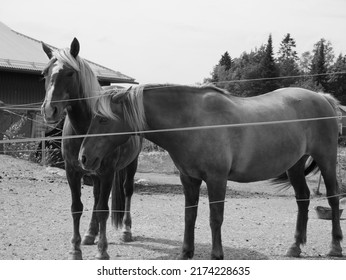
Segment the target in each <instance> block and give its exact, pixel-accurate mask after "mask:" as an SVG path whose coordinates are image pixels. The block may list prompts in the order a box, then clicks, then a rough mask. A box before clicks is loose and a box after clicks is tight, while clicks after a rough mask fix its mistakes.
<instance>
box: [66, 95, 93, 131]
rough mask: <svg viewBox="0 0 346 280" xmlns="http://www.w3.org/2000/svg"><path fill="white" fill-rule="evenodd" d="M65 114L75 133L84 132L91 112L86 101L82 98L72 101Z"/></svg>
mask: <svg viewBox="0 0 346 280" xmlns="http://www.w3.org/2000/svg"><path fill="white" fill-rule="evenodd" d="M67 114H68V117H69V119H70V122H71V125H72V127H73V129H74V130H75V131H76V132H77V134H86V133H87V131H88V128H89V125H90V121H91V113H90V110H89V109H88V107H87V104H86V102H85V101H83V100H79V101H74V102H73V104H71V107H70V109H69V110H68V111H67Z"/></svg>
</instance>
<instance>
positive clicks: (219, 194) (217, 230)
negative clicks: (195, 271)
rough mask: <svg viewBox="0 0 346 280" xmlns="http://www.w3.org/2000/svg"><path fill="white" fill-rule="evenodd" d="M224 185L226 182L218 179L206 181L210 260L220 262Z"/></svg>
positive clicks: (221, 253)
mask: <svg viewBox="0 0 346 280" xmlns="http://www.w3.org/2000/svg"><path fill="white" fill-rule="evenodd" d="M226 185H227V181H226V180H222V179H219V178H218V179H216V178H214V179H213V178H209V179H208V181H207V188H208V196H209V209H210V228H211V236H212V251H211V259H213V260H222V259H223V258H224V254H223V249H222V240H221V226H222V223H223V215H224V204H225V196H226Z"/></svg>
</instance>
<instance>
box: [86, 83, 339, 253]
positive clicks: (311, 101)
mask: <svg viewBox="0 0 346 280" xmlns="http://www.w3.org/2000/svg"><path fill="white" fill-rule="evenodd" d="M96 108H97V114H96V116H95V117H94V118H93V120H92V122H91V125H90V127H89V131H88V133H89V134H99V133H118V134H112V135H107V136H97V137H96V136H95V137H86V138H85V139H84V141H83V144H82V147H81V150H80V155H79V160H80V162H81V163H82V165H83V167H84V168H85V169H88V170H97V169H98V168H99V166H100V164H101V162H102V160H103V158H104V156H105V155H107V154H108V153H109V151H112V150H113V149H114V148H116V147H118V146H119V145H121V144H123V143H125V142H126V141H127V140H128V138H129V137H130V134H131V133H132V134H133V133H134V132H135V133H136V132H137V133H143V135H144V136H145V138H147V139H149V140H150V141H152V142H154V143H156V144H157V145H159V146H161V147H162V148H164V149H166V150H167V151H168V152H169V154H170V155H171V157H172V159H173V161H174V163H175V165H176V166H177V168H178V169H179V171H180V178H181V182H182V184H183V187H184V193H185V206H186V207H185V233H184V241H183V248H182V254H181V258H182V259H188V258H192V257H193V255H194V228H195V221H196V216H197V205H198V200H199V189H200V185H201V182H202V180H203V181H205V182H206V184H207V189H208V196H209V202H210V227H211V232H212V251H211V257H212V258H213V259H222V258H223V249H222V242H221V225H222V223H223V216H224V200H225V193H226V182H227V180H231V181H236V182H254V181H259V180H266V179H271V178H277V177H280V179H281V180H282V179H286V180H289V181H290V183H291V184H292V185H293V188H294V190H295V194H296V199H297V205H298V217H297V225H296V232H295V242H294V243H293V245H292V246H291V247H290V249H289V250H288V255H289V256H295V257H298V256H300V253H301V249H300V245H301V244H304V243H305V242H306V229H307V221H308V206H309V197H310V192H309V188H308V186H307V184H306V180H305V175H307V173H308V172H307V171H310V172H311V171H312V170H313V168H312V167H313V166H314V165H315V164H316V165H317V166H318V168H319V169H320V170H321V172H322V176H323V178H324V181H325V183H326V188H327V196H328V202H329V204H330V206H331V208H332V213H333V214H332V216H333V218H332V243H331V250H330V252H329V254H330V255H331V256H342V248H341V245H340V242H341V240H342V231H341V227H340V217H339V198H338V197H337V196H336V195H337V182H336V160H337V141H338V124H337V119H336V115H337V114H336V112H337V110H338V102H337V100H336V99H334V98H333V97H332V96H330V95H328V94H320V93H315V92H312V91H308V90H304V89H300V88H285V89H280V90H277V91H274V92H270V93H268V94H264V95H261V96H258V97H251V98H239V97H235V96H231V95H230V94H229V93H227V92H225V91H222V90H220V89H217V88H215V87H210V86H206V87H200V88H197V87H188V86H169V85H166V86H160V85H156V86H154V85H147V86H140V87H137V88H136V89H134V90H131V91H129V92H127V93H121V94H114V95H113V96H112V97H110V96H107V97H106V96H105V97H102V98H100V99H99V101H98V104H97V107H96ZM315 118H317V119H318V120H316V119H315ZM296 120H298V121H296ZM299 120H300V121H299ZM261 123H264V124H262V125H258V124H261ZM119 133H120V134H119ZM309 156H311V157H312V158H313V160H314V161H313V162H312V165H309V166H308V167H306V162H307V159H308V157H309ZM282 174H284V175H282ZM284 177H285V178H284Z"/></svg>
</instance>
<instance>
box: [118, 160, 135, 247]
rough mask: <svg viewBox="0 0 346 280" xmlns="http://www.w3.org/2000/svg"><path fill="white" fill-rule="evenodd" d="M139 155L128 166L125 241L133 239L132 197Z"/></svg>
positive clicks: (125, 189)
mask: <svg viewBox="0 0 346 280" xmlns="http://www.w3.org/2000/svg"><path fill="white" fill-rule="evenodd" d="M137 165H138V157H137V158H136V159H135V160H134V161H133V162H131V163H130V164H129V165H128V166H127V167H126V171H127V172H126V181H125V186H124V192H125V213H124V219H123V232H122V234H123V236H122V240H123V241H125V242H130V241H132V240H133V239H132V231H131V228H132V219H131V212H130V211H131V198H132V194H133V186H134V178H135V174H136V171H137Z"/></svg>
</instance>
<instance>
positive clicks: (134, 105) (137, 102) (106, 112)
mask: <svg viewBox="0 0 346 280" xmlns="http://www.w3.org/2000/svg"><path fill="white" fill-rule="evenodd" d="M169 87H187V88H201V89H206V90H213V91H217V92H219V93H221V94H225V95H230V93H229V92H228V91H226V90H223V89H220V88H217V87H215V86H213V85H210V84H209V85H203V86H180V85H174V84H145V85H140V86H137V87H135V88H131V89H130V90H127V89H121V90H108V91H105V93H104V94H103V95H101V96H100V97H99V98H98V99H97V101H96V103H95V106H94V107H93V113H94V114H97V115H99V116H102V117H106V118H110V119H113V120H117V119H118V116H117V115H115V114H114V113H113V111H112V107H111V104H112V102H115V103H121V104H123V107H122V108H123V111H124V118H125V121H126V122H127V123H128V124H129V125H130V127H131V128H132V129H133V130H134V131H143V130H145V128H146V127H147V124H146V119H145V112H144V105H143V92H144V90H145V89H150V90H155V89H162V88H169ZM112 100H113V101H112Z"/></svg>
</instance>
